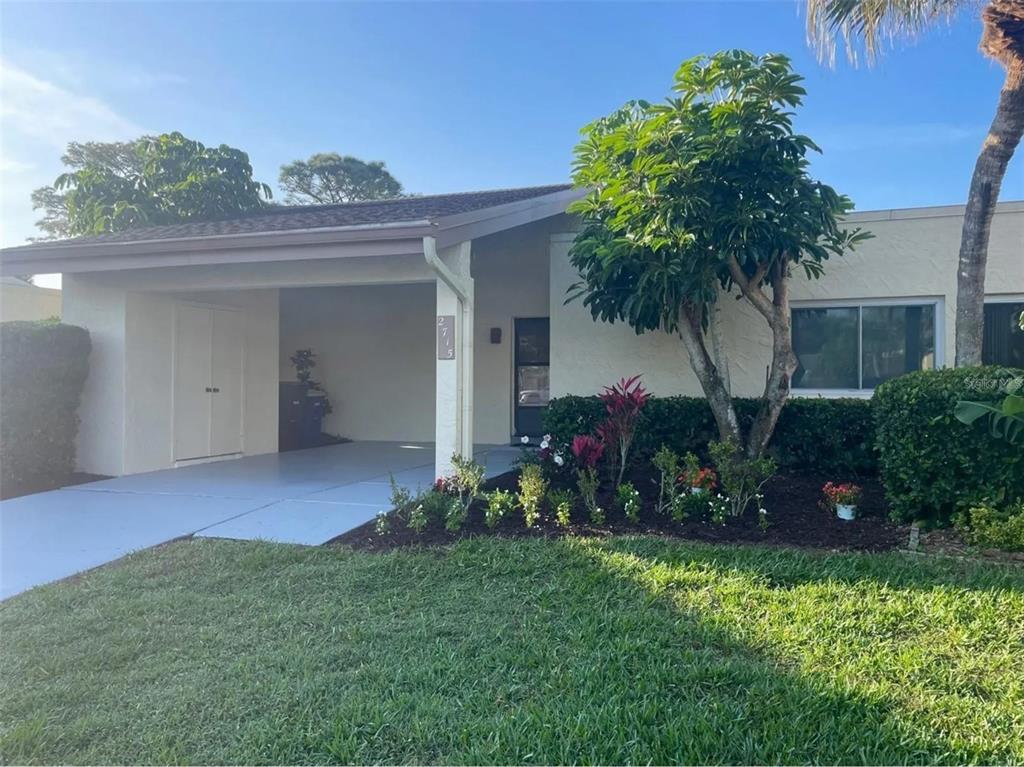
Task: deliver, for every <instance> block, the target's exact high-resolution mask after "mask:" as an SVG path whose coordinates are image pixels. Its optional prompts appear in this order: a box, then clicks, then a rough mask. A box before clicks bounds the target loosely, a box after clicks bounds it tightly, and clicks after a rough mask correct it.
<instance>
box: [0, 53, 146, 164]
mask: <svg viewBox="0 0 1024 767" xmlns="http://www.w3.org/2000/svg"><path fill="white" fill-rule="evenodd" d="M0 126H2V129H3V132H4V134H5V135H6V133H7V131H11V130H13V131H16V132H18V133H22V134H26V135H29V136H34V137H37V138H40V139H43V140H44V141H46V142H47V143H49V144H51V145H52V146H56V147H59V148H61V149H63V148H64V146H65V145H66V144H67V142H68V141H70V140H77V141H104V140H115V139H125V138H134V137H136V136H139V135H140V134H141V133H143V130H142V128H141V127H140V126H139V125H137V124H135V123H134V122H132V121H131V120H129V119H127V118H124V117H122V116H121V115H119V114H118V113H117V112H115V111H114V110H113V109H111V108H110V107H109V106H107V105H106V104H104V103H103V102H102V101H100V100H99V99H96V98H93V97H92V96H88V95H84V94H80V93H73V92H72V91H69V90H66V89H64V88H61V87H60V86H58V85H55V84H54V83H52V82H49V81H48V80H43V79H42V78H39V77H36V76H35V75H33V74H31V73H29V72H26V71H25V70H22V69H19V68H17V67H15V66H12V65H11V64H10V63H8V62H6V61H4V60H3V59H0ZM15 159H17V158H15Z"/></svg>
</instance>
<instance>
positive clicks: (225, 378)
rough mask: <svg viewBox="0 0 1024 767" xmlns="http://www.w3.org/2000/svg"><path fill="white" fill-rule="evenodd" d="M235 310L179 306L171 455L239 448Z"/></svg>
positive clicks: (239, 336) (239, 342) (239, 348)
mask: <svg viewBox="0 0 1024 767" xmlns="http://www.w3.org/2000/svg"><path fill="white" fill-rule="evenodd" d="M243 333H244V326H243V324H242V316H241V314H240V313H239V312H232V311H221V310H218V309H208V308H205V307H198V306H187V305H183V306H180V307H179V309H178V318H177V338H176V339H175V349H174V357H175V360H174V458H175V460H178V461H184V460H188V459H191V458H206V457H209V456H214V455H225V454H228V453H238V452H241V450H242V353H243V345H244V339H243Z"/></svg>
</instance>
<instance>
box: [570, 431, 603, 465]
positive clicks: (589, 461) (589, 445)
mask: <svg viewBox="0 0 1024 767" xmlns="http://www.w3.org/2000/svg"><path fill="white" fill-rule="evenodd" d="M572 454H573V455H574V456H576V462H577V463H578V464H579V465H580V466H582V467H583V468H585V469H592V468H594V467H595V466H596V465H597V462H598V461H600V460H601V456H602V455H604V443H603V442H602V441H601V440H599V439H597V438H596V437H591V436H590V435H589V434H577V435H576V436H575V437H573V438H572Z"/></svg>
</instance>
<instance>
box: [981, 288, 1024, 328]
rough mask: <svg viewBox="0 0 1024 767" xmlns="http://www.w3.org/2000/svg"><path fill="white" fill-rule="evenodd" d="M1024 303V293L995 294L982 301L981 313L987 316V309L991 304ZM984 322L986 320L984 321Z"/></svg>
mask: <svg viewBox="0 0 1024 767" xmlns="http://www.w3.org/2000/svg"><path fill="white" fill-rule="evenodd" d="M1021 303H1024V293H993V294H988V293H986V294H985V297H984V298H983V299H982V307H981V313H982V317H984V316H985V307H986V306H988V305H989V304H1021ZM982 322H984V320H982Z"/></svg>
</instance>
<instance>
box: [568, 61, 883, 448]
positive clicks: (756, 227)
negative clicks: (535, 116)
mask: <svg viewBox="0 0 1024 767" xmlns="http://www.w3.org/2000/svg"><path fill="white" fill-rule="evenodd" d="M801 81H802V78H801V77H800V76H799V75H797V74H795V73H794V72H793V71H792V68H791V67H790V62H789V59H788V58H786V57H785V56H782V55H779V54H768V55H765V56H755V55H754V54H752V53H748V52H745V51H727V52H721V53H717V54H715V55H713V56H706V57H704V56H702V57H696V58H692V59H689V60H687V61H684V62H683V64H682V65H681V66H680V67H679V70H678V71H677V72H676V76H675V83H674V86H673V91H674V95H673V96H672V97H670V98H669V99H668V100H667V101H666V102H665V103H663V104H651V103H648V102H646V101H632V102H629V103H627V104H626V105H625V106H623V107H622V108H621V109H619V110H617V111H616V112H613V113H612V114H611V115H609V116H607V117H604V118H601V119H599V120H596V121H594V122H592V123H590V124H589V125H587V126H585V127H584V128H583V131H582V134H583V138H582V140H581V141H580V143H579V144H578V145H577V147H576V149H575V162H574V170H573V181H574V182H575V184H576V185H577V186H580V187H584V188H587V189H589V190H590V191H589V194H588V195H587V196H586V197H585V198H584V199H582V200H580V201H579V202H577V203H575V204H574V205H573V206H572V207H571V209H570V210H571V211H572V212H574V213H576V214H578V215H579V216H580V217H581V219H582V223H583V228H582V229H581V231H580V232H579V234H578V235H577V236H576V239H575V241H574V243H573V245H572V248H571V249H570V253H569V258H570V260H571V262H572V264H573V266H574V267H575V268H576V269H577V270H578V272H579V274H580V276H581V281H580V282H578V283H576V284H574V285H573V286H571V287H570V289H569V298H568V299H567V301H572V300H576V299H582V301H583V303H584V305H585V306H587V307H588V308H589V309H590V312H591V314H592V315H593V317H594V319H595V320H597V319H600V320H603V321H605V322H617V321H623V322H626V323H628V324H629V325H630V326H631V327H632V328H633V329H634V330H635V331H636V332H637V334H640V333H644V332H648V331H657V330H661V331H667V332H670V333H677V334H678V335H679V337H680V339H681V340H682V342H683V345H684V346H685V348H686V351H687V354H688V357H689V360H690V364H691V366H692V368H693V371H694V373H695V374H696V376H697V379H698V380H699V381H700V384H701V387H702V388H703V390H704V394H705V396H706V397H707V399H708V403H709V404H710V406H711V410H712V412H713V413H714V417H715V421H716V423H717V425H718V430H719V433H720V435H721V437H722V439H723V440H730V439H731V440H734V441H735V443H736V444H737V445H740V446H742V449H743V451H744V452H745V453H746V454H747V455H748V456H749V457H757V456H759V455H761V453H762V452H763V451H764V449H765V446H766V445H767V444H768V440H769V439H770V438H771V435H772V431H773V430H774V428H775V424H776V422H777V421H778V417H779V413H780V412H781V411H782V408H783V406H784V405H785V402H786V398H787V396H788V395H789V390H790V379H791V377H792V374H793V372H794V371H795V370H796V368H797V364H798V363H797V359H796V356H795V354H794V353H793V345H792V332H791V325H790V309H789V283H790V280H791V279H792V275H793V273H794V272H802V273H803V274H805V275H806V276H807V277H808V278H815V277H818V276H820V275H821V274H822V271H823V266H824V262H825V261H826V260H827V259H828V258H829V257H830V256H841V255H843V254H844V253H845V252H846V251H847V250H849V249H851V248H853V246H854V245H855V244H856V243H858V242H859V241H861V240H863V239H865V238H866V237H868V236H870V235H868V234H867V233H865V232H862V231H861V230H860V229H847V228H844V227H843V226H842V225H841V220H840V219H841V217H842V216H843V214H845V213H847V212H848V211H850V210H852V208H853V204H852V203H851V202H850V200H849V199H848V198H847V197H844V196H842V195H840V194H838V193H837V192H836V191H835V190H833V189H832V187H830V186H827V185H825V184H822V183H820V182H818V181H815V180H814V179H813V178H811V177H810V175H809V173H808V164H809V163H808V159H807V154H808V153H809V152H814V151H820V150H819V149H818V147H817V146H816V145H815V144H814V142H813V141H811V139H809V138H808V137H807V136H803V135H800V134H798V133H796V132H794V130H793V126H792V112H790V111H789V110H791V109H793V108H795V107H797V106H799V105H800V103H801V99H802V97H803V96H804V94H805V93H806V92H805V91H804V89H803V88H802V87H801V86H800V82H801ZM730 294H732V295H734V296H735V297H736V298H738V299H739V300H742V301H745V302H747V303H748V304H749V305H750V306H752V307H753V308H754V309H755V310H756V312H757V314H758V315H760V317H761V318H762V319H763V320H764V321H765V322H766V323H767V325H768V327H769V328H770V330H771V334H772V360H771V367H770V369H769V373H768V376H767V381H766V383H765V388H764V396H763V399H762V402H761V407H760V409H759V410H758V413H757V415H756V417H755V419H754V422H753V423H752V425H751V427H750V429H749V432H748V434H747V435H744V434H743V433H742V429H741V427H740V423H739V419H738V418H737V416H736V411H735V408H734V407H733V402H732V391H731V385H730V380H729V366H728V356H727V350H726V347H725V343H724V341H723V339H722V337H721V333H720V332H719V321H718V305H719V303H720V302H721V301H722V299H723V297H725V296H728V295H730Z"/></svg>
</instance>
